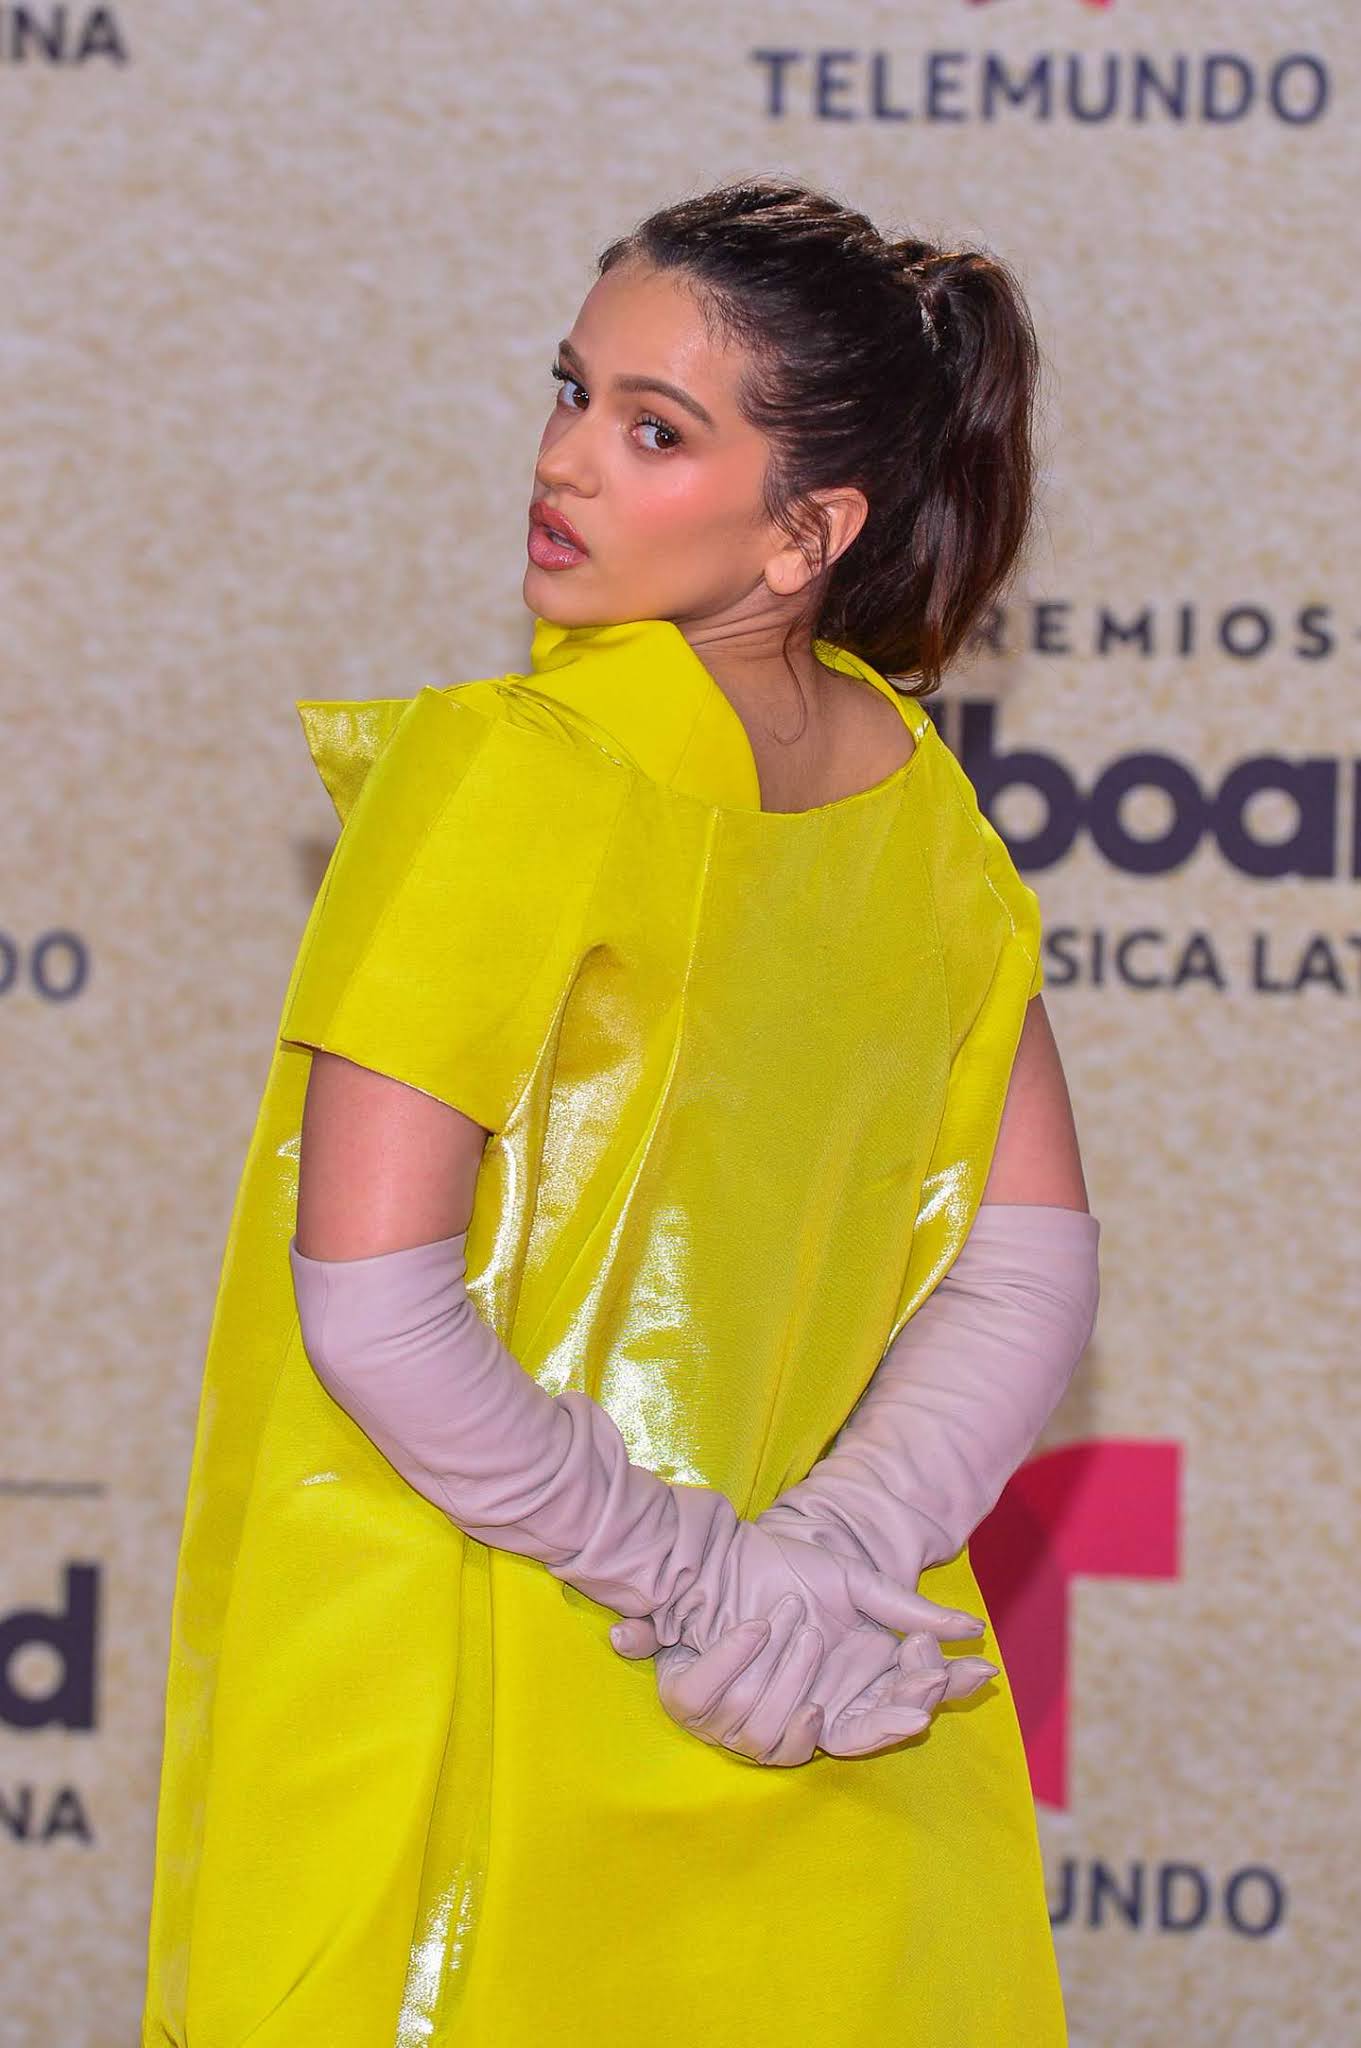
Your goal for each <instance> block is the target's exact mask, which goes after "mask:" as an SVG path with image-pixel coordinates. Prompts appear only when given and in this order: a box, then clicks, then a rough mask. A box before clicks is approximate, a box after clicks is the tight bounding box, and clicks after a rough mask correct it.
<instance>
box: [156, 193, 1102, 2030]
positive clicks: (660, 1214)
mask: <svg viewBox="0 0 1361 2048" xmlns="http://www.w3.org/2000/svg"><path fill="white" fill-rule="evenodd" d="M599 269H600V275H599V277H598V279H597V281H596V282H595V284H594V285H593V287H592V289H591V291H590V292H589V293H588V295H587V297H586V300H585V302H584V303H583V305H582V307H581V309H580V312H579V313H578V315H577V318H576V321H575V322H574V324H573V327H572V330H571V333H570V335H569V336H568V337H567V338H566V339H565V341H564V342H563V343H562V345H561V348H560V351H559V356H558V360H557V361H556V362H555V363H554V365H553V374H554V376H555V377H556V378H557V379H558V380H559V382H560V385H561V390H560V393H559V395H558V399H557V403H556V404H555V406H554V408H553V410H552V412H551V414H550V418H549V422H548V425H547V427H546V430H545V432H544V435H543V439H542V442H541V444H540V448H539V453H538V459H537V464H536V469H535V476H534V484H533V493H532V502H531V506H530V520H531V524H530V535H529V541H528V552H529V566H528V567H527V569H526V572H525V583H524V595H525V600H526V603H527V605H528V606H529V608H530V610H531V612H532V614H533V615H534V622H535V623H534V635H533V646H532V654H531V665H530V669H529V671H528V672H527V673H526V674H524V675H518V674H517V675H509V676H503V677H499V678H490V679H487V680H483V681H478V682H470V683H463V684H459V685H456V686H453V687H451V688H449V689H446V690H434V689H423V690H422V691H420V692H419V693H418V694H417V695H416V696H415V697H413V698H411V699H409V700H405V699H392V700H377V701H375V702H370V703H366V704H353V703H325V704H304V705H302V706H300V707H299V708H300V711H301V713H302V716H303V723H304V727H305V730H306V734H307V738H308V742H309V745H310V747H311V749H312V752H313V756H314V758H315V760H316V762H317V766H318V768H319V770H320V772H321V774H322V776H323V778H324V779H325V781H326V783H327V786H328V788H329V789H330V791H331V794H332V796H333V798H334V800H335V803H336V806H337V809H338V811H339V813H340V816H341V818H342V821H343V829H342V832H341V835H340V839H339V842H338V844H337V847H336V850H335V853H334V855H333V857H332V861H331V864H330V866H329V868H328V871H327V875H326V878H325V881H324V882H323V885H322V888H321V890H320V892H319V894H318V897H317V901H316V903H315V905H314V906H313V910H312V914H311V917H310V918H309V921H308V926H307V930H306V932H305V933H304V936H303V941H302V944H301V947H300V949H299V955H298V959H297V962H296V964H295V967H294V970H293V975H292V977H291V980H290V984H289V989H288V992H287V995H286V998H285V1004H284V1013H283V1017H282V1020H281V1029H280V1035H279V1043H278V1046H277V1048H276V1051H275V1055H274V1061H273V1064H272V1066H271V1070H270V1075H269V1080H268V1083H267V1086H266V1091H265V1098H264V1101H263V1103H262V1106H261V1112H260V1119H259V1123H258V1126H257V1130H256V1133H255V1137H254V1140H253V1142H252V1146H251V1150H250V1153H249V1156H248V1158H247V1162H246V1168H245V1172H244V1174H243V1177H242V1183H241V1188H240V1192H239V1194H238V1199H237V1204H236V1210H235V1214H234V1217H233V1222H232V1228H231V1234H230V1238H229V1242H228V1246H227V1251H226V1257H225V1260H224V1266H223V1273H222V1279H221V1285H220V1290H219V1299H218V1307H217V1313H216V1315H215V1318H214V1322H213V1328H212V1333H211V1336H210V1342H209V1355H208V1359H207V1364H206V1369H205V1382H204V1394H203V1402H202V1407H201V1413H200V1421H199V1431H198V1437H197V1441H196V1446H195V1453H194V1463H193V1469H192V1472H191V1476H190V1483H189V1497H188V1505H187V1511H186V1519H185V1529H184V1537H183V1543H182V1549H181V1558H180V1569H179V1579H178V1584H177V1590H176V1600H175V1611H174V1621H173V1632H172V1646H171V1664H170V1678H169V1687H168V1693H167V1734H166V1750H165V1763H164V1772H163V1780H162V1792H161V1807H160V1818H159V1828H158V1847H157V1867H156V1888H155V1899H154V1903H153V1909H152V1923H151V1970H150V1985H149V1993H148V2000H147V2011H146V2019H145V2024H144V2036H143V2038H144V2041H146V2042H148V2043H151V2042H155V2043H158V2044H164V2043H167V2042H173V2043H176V2044H179V2048H235V2044H238V2043H244V2042H246V2041H249V2042H251V2043H252V2044H253V2048H273V2044H276V2043H278V2044H282V2043H285V2042H286V2043H288V2044H289V2048H311V2044H313V2043H316V2044H318V2048H321V2044H325V2048H376V2044H379V2043H390V2044H409V2043H413V2044H414V2043H416V2042H422V2043H424V2042H435V2043H442V2042H449V2043H455V2042H457V2043H458V2044H460V2048H465V2044H466V2048H492V2044H495V2048H518V2044H524V2048H529V2044H530V2043H534V2044H536V2048H537V2044H538V2043H540V2042H543V2041H552V2042H553V2043H554V2044H555V2048H575V2044H585V2043H586V2042H588V2041H589V2042H591V2043H595V2042H597V2041H599V2040H601V2039H606V2040H608V2039H611V2038H615V2037H617V2036H620V2035H622V2034H624V2033H625V2032H627V2033H628V2034H629V2036H630V2037H631V2036H632V2035H634V2034H637V2035H639V2036H643V2037H645V2038H647V2039H648V2040H650V2041H652V2042H656V2043H661V2044H666V2048H671V2044H675V2048H680V2044H682V2043H684V2044H692V2043H693V2044H699V2043H703V2044H705V2048H728V2044H732V2048H736V2044H738V2043H740V2044H742V2048H763V2044H769V2048H774V2044H776V2043H779V2044H781V2048H785V2044H790V2043H799V2042H808V2043H810V2044H811V2043H818V2044H819V2048H852V2044H856V2048H859V2044H861V2043H865V2044H868V2043H870V2042H875V2043H879V2042H881V2041H882V2040H883V2039H884V2038H886V2034H889V2033H891V2034H892V2036H893V2037H895V2038H901V2039H904V2040H906V2039H911V2040H913V2041H914V2042H916V2043H918V2044H936V2043H939V2044H942V2048H943V2044H945V2043H946V2042H949V2043H952V2044H954V2043H961V2042H966V2043H978V2044H984V2043H987V2044H990V2048H991V2044H996V2043H1001V2042H1006V2043H1007V2044H1009V2048H1022V2044H1036V2048H1041V2044H1043V2048H1052V2044H1056V2043H1060V2042H1062V2041H1063V2039H1064V2029H1063V2015H1062V2005H1061V1999H1060V1994H1059V1987H1058V1980H1057V1972H1056V1969H1055V1964H1054V1956H1053V1948H1052V1943H1051V1940H1050V1936H1049V1928H1048V1919H1047V1913H1046V1909H1045V1904H1044V1896H1043V1886H1042V1881H1041V1871H1040V1864H1039V1856H1038V1846H1037V1841H1036V1835H1035V1825H1034V1813H1033V1807H1032V1805H1031V1801H1030V1794H1029V1787H1028V1782H1027V1777H1026V1768H1025V1760H1024V1755H1023V1752H1022V1748H1021V1744H1020V1739H1019V1732H1018V1729H1017V1724H1016V1719H1015V1714H1014V1710H1013V1707H1012V1704H1011V1699H1010V1695H1009V1693H1008V1692H1007V1690H1006V1686H1005V1680H1004V1676H1003V1674H1002V1672H1001V1670H1000V1667H999V1665H998V1664H997V1662H996V1661H989V1659H991V1660H995V1658H996V1650H995V1645H993V1643H992V1642H991V1639H990V1633H987V1632H985V1635H984V1637H983V1639H982V1640H981V1641H980V1642H979V1643H978V1645H977V1647H978V1648H980V1649H983V1650H986V1651H987V1652H988V1653H989V1654H988V1658H986V1659H985V1658H979V1657H970V1656H965V1655H960V1654H958V1653H957V1652H955V1651H954V1650H953V1649H952V1650H951V1653H950V1655H949V1656H946V1655H944V1654H943V1652H942V1649H941V1647H940V1645H941V1644H942V1643H947V1642H950V1641H951V1640H952V1639H955V1638H959V1637H961V1636H963V1635H965V1634H967V1633H968V1631H969V1629H970V1627H971V1626H976V1625H977V1624H975V1623H973V1622H972V1619H971V1617H972V1616H973V1615H975V1614H978V1615H981V1613H982V1603H981V1600H980V1598H979V1592H978V1587H977V1584H976V1582H975V1580H974V1577H973V1574H972V1571H971V1569H970V1566H969V1562H968V1555H967V1550H966V1549H965V1548H964V1547H963V1546H964V1543H965V1539H966V1537H967V1536H968V1534H969V1532H970V1530H971V1529H972V1528H973V1527H974V1526H975V1525H976V1523H977V1521H978V1520H979V1519H981V1516H982V1514H983V1513H985V1512H986V1510H987V1507H988V1506H989V1505H990V1504H991V1501H992V1500H993V1499H995V1498H996V1495H997V1493H998V1492H1000V1490H1001V1486H1002V1484H1003V1483H1004V1481H1005V1478H1006V1477H1007V1475H1008V1473H1009V1471H1010V1470H1011V1469H1014V1466H1015V1465H1016V1464H1017V1463H1019V1461H1020V1459H1021V1457H1022V1456H1024V1454H1025V1451H1026V1450H1027V1449H1028V1448H1029V1446H1030V1444H1031V1443H1032V1442H1033V1441H1034V1438H1035V1436H1036V1435H1037V1434H1038V1431H1039V1429H1040V1428H1041V1427H1042V1426H1043V1423H1044V1421H1045V1419H1046V1418H1047V1415H1048V1413H1049V1412H1050V1410H1051V1409H1052V1407H1053V1405H1054V1402H1055V1401H1056V1400H1057V1398H1058V1396H1059V1394H1060V1393H1061V1391H1062V1388H1063V1385H1064V1384H1065V1383H1066V1380H1067V1377H1068V1375H1069V1374H1070V1373H1071V1371H1072V1368H1073V1364H1074V1363H1075V1361H1076V1357H1077V1356H1078V1354H1079V1353H1080V1351H1081V1349H1082V1345H1083V1343H1084V1342H1085V1340H1086V1337H1087V1334H1088V1332H1089V1330H1090V1327H1091V1321H1092V1318H1093V1316H1094V1313H1095V1254H1096V1233H1097V1225H1096V1222H1095V1219H1094V1218H1092V1217H1091V1215H1090V1213H1089V1212H1088V1210H1087V1203H1086V1193H1085V1188H1084V1186H1083V1181H1082V1174H1081V1168H1080V1164H1079V1160H1078V1152H1077V1145H1076V1140H1075V1137H1074V1133H1073V1126H1072V1119H1071V1114H1070V1110H1069V1106H1068V1098H1067V1094H1066V1090H1065V1087H1064V1083H1063V1077H1062V1072H1061V1069H1060V1067H1059V1063H1058V1058H1057V1054H1056V1052H1055V1048H1054V1044H1053V1039H1052V1036H1051V1034H1050V1032H1049V1029H1048V1025H1047V1023H1046V1021H1045V1017H1044V1012H1043V1006H1042V1003H1041V1002H1040V1001H1039V1000H1032V999H1033V998H1036V997H1037V994H1038V991H1039V988H1040V986H1041V980H1042V975H1041V967H1040V958H1039V916H1038V906H1037V904H1036V901H1035V897H1034V894H1033V892H1032V891H1031V890H1029V889H1028V888H1027V887H1026V886H1025V885H1024V884H1023V883H1022V882H1021V880H1020V878H1019V876H1018V875H1017V873H1016V871H1015V868H1014V866H1013V865H1012V863H1011V861H1010V860H1009V858H1008V856H1007V854H1006V851H1005V848H1004V847H1003V845H1002V842H1001V840H1000V839H999V838H998V836H997V834H996V833H995V832H994V831H993V830H992V828H991V827H990V825H989V824H988V822H987V820H986V819H985V818H984V817H983V816H982V814H981V813H980V811H979V809H978V806H977V803H976V801H975V798H974V793H973V791H972V788H971V787H970V785H969V783H968V781H967V778H966V777H965V776H964V774H963V771H962V770H961V769H960V767H959V766H958V764H957V762H956V761H955V760H954V758H953V756H952V755H950V754H949V752H948V751H947V749H946V748H945V747H944V745H943V743H942V742H941V741H940V740H939V738H938V736H937V734H936V730H935V727H934V725H933V724H932V722H931V720H930V719H929V718H928V717H927V715H926V714H925V712H924V711H923V710H922V708H921V704H920V694H925V693H926V691H928V690H929V689H930V688H932V687H934V686H935V684H936V683H937V682H938V680H939V676H940V672H941V669H942V667H943V665H944V664H945V662H946V661H948V659H949V658H950V656H951V655H952V654H953V653H954V652H955V650H956V649H957V648H958V646H959V645H960V644H961V642H962V640H963V639H964V637H965V635H966V634H967V632H968V631H969V629H970V627H971V626H972V625H973V624H974V622H975V621H976V620H977V619H978V617H979V615H980V613H981V611H982V609H983V607H984V606H985V605H986V603H987V602H988V601H989V600H990V599H991V598H992V597H993V596H994V595H995V593H996V592H997V591H998V590H999V589H1000V588H1001V586H1002V583H1003V581H1004V579H1005V577H1006V576H1007V575H1008V573H1009V571H1010V570H1011V568H1012V566H1013V564H1014V562H1015V560H1016V559H1017V556H1018V551H1019V549H1020V546H1021V542H1022V539H1023V536H1024V533H1025V530H1026V526H1027V519H1028V514H1029V480H1030V449H1029V415H1030V407H1031V402H1032V392H1033V384H1034V374H1035V362H1036V350H1035V345H1034V340H1033V335H1032V332H1031V329H1030V327H1029V323H1028V320H1027V316H1026V314H1025V311H1024V307H1023V305H1022V302H1021V300H1020V297H1019V295H1018V294H1017V292H1016V290H1015V287H1014V286H1013V285H1012V283H1011V282H1010V280H1009V278H1008V276H1007V274H1006V272H1005V271H1004V270H1003V269H1002V268H1001V266H1000V265H998V264H996V263H995V262H993V261H992V260H991V259H989V258H986V257H984V256H981V255H977V254H971V253H968V252H960V253H945V252H939V251H934V250H932V249H930V248H929V247H928V246H927V245H926V244H924V243H921V242H916V241H906V242H900V243H886V242H885V241H883V240H882V238H881V237H880V236H879V234H878V233H877V231H876V230H875V229H874V228H873V226H872V225H871V224H870V222H869V221H868V220H866V219H865V218H864V216H863V215H861V214H858V213H856V212H854V211H852V210H850V209H848V208H846V207H844V206H842V205H840V204H839V203H837V202H836V201H834V200H832V199H830V198H827V197H825V196H824V195H821V194H818V193H813V192H809V191H807V190H805V189H804V188H802V187H800V186H797V185H795V184H793V183H791V182H788V181H776V180H757V181H753V182H749V183H745V184H741V185H737V186H732V187H725V188H720V189H718V190H716V191H714V192H711V193H707V194H704V195H702V196H700V197H697V198H694V199H691V200H687V201H685V202H682V203H681V204H679V205H677V206H674V207H671V208H667V209H664V210H663V211H661V212H659V213H658V214H656V215H654V216H652V217H651V218H650V219H649V220H648V221H646V222H644V223H643V224H642V226H641V227H640V228H639V229H638V230H637V231H636V232H635V233H634V234H633V235H631V236H629V237H626V238H624V239H623V240H622V241H620V242H617V243H615V244H612V245H611V247H610V248H609V249H607V250H606V252H605V253H604V255H603V256H602V258H601V259H600V265H599ZM888 674H898V675H915V676H917V677H918V678H919V679H920V681H919V686H918V690H919V694H914V693H904V692H900V691H898V690H896V689H895V688H894V686H893V685H892V684H891V683H890V682H888V681H887V679H886V677H887V675H888ZM796 712H797V714H798V715H797V717H796V716H795V713H796ZM1004 1107H1005V1112H1006V1113H1005V1116H1004V1115H1003V1109H1004ZM961 1275H964V1276H966V1277H965V1279H964V1280H963V1281H961V1278H960V1276H961ZM862 1397H863V1398H862ZM829 1447H830V1448H829ZM919 1571H920V1573H921V1586H920V1588H918V1586H917V1577H918V1573H919ZM620 1617H623V1619H622V1620H621V1619H620ZM612 1626H613V1627H615V1628H616V1629H617V1630H618V1634H617V1636H616V1637H615V1638H614V1640H613V1641H612V1639H611V1633H610V1631H611V1627H612ZM983 1626H984V1627H985V1630H986V1618H984V1622H983ZM618 1651H622V1652H623V1654H618V1653H617V1652H618ZM654 1653H655V1654H654Z"/></svg>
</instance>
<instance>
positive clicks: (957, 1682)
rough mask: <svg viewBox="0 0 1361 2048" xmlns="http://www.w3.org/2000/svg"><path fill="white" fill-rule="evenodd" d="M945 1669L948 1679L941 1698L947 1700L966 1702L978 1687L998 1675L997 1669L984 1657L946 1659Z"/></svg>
mask: <svg viewBox="0 0 1361 2048" xmlns="http://www.w3.org/2000/svg"><path fill="white" fill-rule="evenodd" d="M945 1669H946V1671H947V1673H948V1674H949V1677H948V1680H947V1683H946V1687H945V1691H944V1694H943V1695H942V1697H943V1698H944V1699H947V1700H966V1699H968V1697H969V1695H970V1694H971V1693H975V1692H977V1691H978V1688H979V1686H980V1685H986V1684H987V1682H988V1680H989V1679H990V1678H996V1677H997V1676H998V1675H999V1673H998V1667H997V1666H996V1665H995V1664H990V1663H989V1662H988V1660H987V1658H986V1657H947V1658H946V1660H945Z"/></svg>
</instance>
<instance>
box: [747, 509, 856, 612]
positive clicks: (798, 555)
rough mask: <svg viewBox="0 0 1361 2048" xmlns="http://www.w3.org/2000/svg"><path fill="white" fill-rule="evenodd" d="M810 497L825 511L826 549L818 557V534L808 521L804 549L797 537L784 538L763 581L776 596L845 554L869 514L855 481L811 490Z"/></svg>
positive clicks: (787, 592) (810, 578)
mask: <svg viewBox="0 0 1361 2048" xmlns="http://www.w3.org/2000/svg"><path fill="white" fill-rule="evenodd" d="M812 497H813V498H814V499H815V500H816V501H817V503H818V504H819V505H821V506H822V508H823V510H824V512H825V513H826V515H827V523H828V535H827V552H826V554H825V555H824V556H823V557H822V559H821V560H820V561H819V559H818V554H817V549H818V534H817V530H816V528H815V527H814V526H813V525H812V523H811V521H810V522H808V523H807V524H806V525H805V528H804V540H805V546H806V548H807V550H808V552H807V553H805V551H804V548H801V547H800V546H799V544H798V542H797V541H794V540H787V541H786V542H785V543H784V545H783V546H782V547H780V548H779V549H778V550H777V551H776V553H775V554H773V555H772V556H771V558H770V560H769V561H768V562H767V563H766V569H765V577H766V583H767V585H768V586H769V588H770V589H771V590H772V591H773V592H774V594H775V595H776V596H777V597H793V596H794V595H795V593H796V592H797V591H800V590H802V589H803V588H804V586H805V585H806V584H808V583H811V582H812V581H813V578H814V577H815V576H820V575H821V574H822V572H823V570H824V569H829V568H830V567H831V565H832V563H833V562H834V561H835V560H836V559H837V557H838V555H844V554H845V552H846V550H847V548H848V547H849V546H850V544H851V542H852V541H853V540H854V539H855V537H856V535H857V534H858V533H859V531H860V529H861V527H862V526H863V525H864V523H865V521H866V519H867V518H868V516H869V502H868V500H867V499H866V497H865V493H864V492H863V491H862V490H860V489H858V488H857V487H856V485H854V484H847V485H845V486H842V487H839V488H837V489H835V490H826V491H814V492H813V493H812ZM810 554H811V556H812V560H811V561H810V559H809V555H810Z"/></svg>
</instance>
